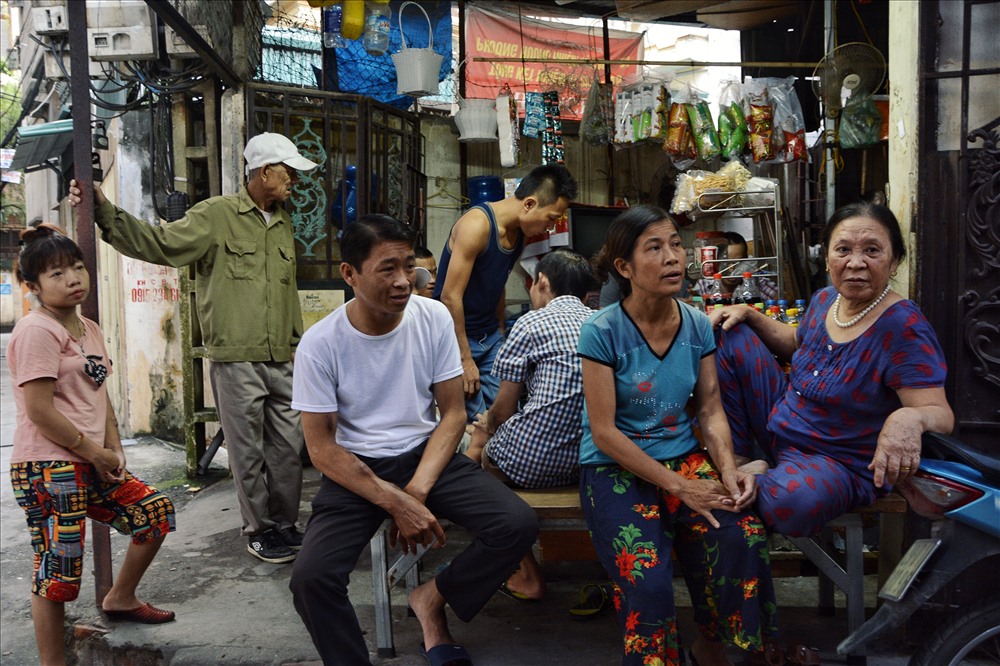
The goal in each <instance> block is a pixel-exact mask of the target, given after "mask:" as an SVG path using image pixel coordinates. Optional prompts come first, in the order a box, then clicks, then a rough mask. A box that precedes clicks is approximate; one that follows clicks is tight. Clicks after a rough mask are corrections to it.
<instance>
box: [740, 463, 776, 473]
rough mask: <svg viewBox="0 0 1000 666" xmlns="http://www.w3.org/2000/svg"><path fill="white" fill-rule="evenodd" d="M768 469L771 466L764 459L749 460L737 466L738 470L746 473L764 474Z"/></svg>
mask: <svg viewBox="0 0 1000 666" xmlns="http://www.w3.org/2000/svg"><path fill="white" fill-rule="evenodd" d="M769 469H771V466H770V465H768V464H767V461H766V460H751V461H750V462H748V463H744V464H742V465H740V466H739V470H740V471H741V472H746V473H747V474H764V473H766V472H767V470H769Z"/></svg>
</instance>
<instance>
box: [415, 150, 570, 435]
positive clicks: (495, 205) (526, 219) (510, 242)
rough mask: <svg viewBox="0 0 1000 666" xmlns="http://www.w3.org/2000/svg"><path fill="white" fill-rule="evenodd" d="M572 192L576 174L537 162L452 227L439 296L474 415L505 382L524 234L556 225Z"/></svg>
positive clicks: (444, 253) (439, 280)
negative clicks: (512, 294) (502, 362)
mask: <svg viewBox="0 0 1000 666" xmlns="http://www.w3.org/2000/svg"><path fill="white" fill-rule="evenodd" d="M575 197H576V181H575V180H574V179H573V176H572V174H570V172H569V170H568V169H566V167H564V166H560V165H558V164H549V165H546V166H540V167H535V168H534V169H532V170H531V173H529V174H528V175H527V176H525V177H524V178H523V179H521V182H520V184H519V185H518V186H517V189H516V190H515V191H514V194H513V195H512V196H509V197H507V198H506V199H503V200H501V201H494V202H492V203H487V204H482V205H479V206H473V207H472V208H470V209H469V210H468V211H467V212H466V213H465V214H464V215H462V217H460V218H458V222H456V223H455V225H454V226H453V227H452V228H451V232H450V233H449V235H448V242H447V243H445V246H444V249H443V250H442V251H441V262H440V264H439V265H438V276H437V284H436V285H435V287H434V297H435V298H438V299H440V300H441V302H442V303H444V304H445V306H447V308H448V311H449V312H450V313H451V317H452V319H453V320H454V322H455V335H456V336H457V337H458V347H459V350H460V351H461V355H462V371H463V372H462V388H463V389H464V391H465V400H466V401H465V409H466V414H467V415H468V419H469V421H470V422H471V421H473V420H475V418H476V415H477V414H481V413H482V412H485V411H486V410H487V409H488V408H489V406H490V405H491V404H492V403H493V399H494V398H495V397H496V393H497V389H498V387H499V385H500V381H499V380H498V379H497V378H496V377H494V376H493V375H492V372H491V371H492V369H493V359H494V358H495V357H496V354H497V351H498V350H499V349H500V345H501V343H502V342H503V334H504V331H503V328H502V327H503V320H504V309H505V307H506V299H505V298H504V289H505V287H506V286H507V277H508V276H509V275H510V272H511V270H513V268H514V264H515V263H517V260H518V258H520V256H521V249H522V247H523V245H524V239H525V238H530V237H531V236H534V235H537V234H540V233H542V232H543V231H545V230H547V229H550V228H552V227H553V226H555V223H556V222H557V221H559V219H560V218H562V216H563V215H565V213H566V209H567V208H568V207H569V202H570V201H571V200H572V199H573V198H575Z"/></svg>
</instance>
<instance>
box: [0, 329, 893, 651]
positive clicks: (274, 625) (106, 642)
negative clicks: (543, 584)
mask: <svg viewBox="0 0 1000 666" xmlns="http://www.w3.org/2000/svg"><path fill="white" fill-rule="evenodd" d="M7 337H8V336H7V335H6V334H3V335H2V336H0V346H2V348H3V349H5V348H6V340H7ZM0 405H2V409H0V468H2V469H3V470H6V469H7V467H8V461H9V457H10V447H11V443H12V440H13V431H14V406H13V400H12V399H11V396H10V380H9V377H8V375H7V367H6V360H5V358H4V360H3V363H2V368H0ZM126 454H127V456H128V460H129V468H130V470H132V471H133V472H134V473H137V474H138V475H140V476H142V477H143V478H145V479H147V480H148V481H150V482H151V483H154V484H155V485H157V486H158V487H160V488H161V489H163V490H165V491H166V492H167V493H169V495H170V496H171V498H172V499H173V500H174V502H175V504H176V506H177V508H178V514H177V516H178V519H177V522H178V531H177V532H176V533H175V534H172V535H171V536H170V537H168V539H167V541H166V542H165V544H164V546H163V549H162V550H161V552H160V555H159V556H158V557H157V559H156V561H155V562H154V564H153V566H152V567H151V569H150V571H149V573H148V574H147V576H146V579H145V581H144V584H143V586H142V587H141V588H140V594H141V595H142V597H143V598H145V599H148V600H150V601H152V602H153V603H155V604H156V605H158V606H160V607H163V608H169V609H171V610H174V611H176V612H177V616H178V619H177V621H175V622H172V623H169V624H165V625H159V626H142V625H134V624H126V623H123V624H117V623H111V622H109V621H107V620H106V619H104V618H103V617H102V616H101V614H100V613H98V612H97V610H96V608H95V605H94V588H93V575H92V567H91V560H90V558H89V553H88V559H87V560H86V572H85V577H84V581H85V583H84V589H83V591H82V593H81V595H80V599H78V600H77V601H76V602H74V603H72V604H69V605H68V606H67V615H68V617H69V618H70V620H71V622H72V623H73V624H74V625H77V626H76V630H75V632H74V631H72V630H71V631H69V634H70V635H72V636H73V638H72V639H71V640H72V641H73V649H74V651H75V652H76V653H77V654H78V655H79V658H78V663H80V664H88V665H89V664H102V665H103V664H108V665H112V664H115V665H118V664H130V665H131V666H154V665H155V666H161V665H163V666H208V665H220V666H224V665H230V664H234V665H235V664H254V665H259V666H282V665H292V664H308V663H317V664H318V661H316V660H317V655H316V652H315V649H314V648H313V646H312V643H311V642H310V640H309V636H308V635H307V634H306V632H305V629H304V628H303V626H302V624H301V622H300V621H299V618H298V616H297V615H296V614H295V611H294V609H293V608H292V604H291V596H290V593H289V592H288V576H289V573H290V569H291V567H290V565H270V564H264V563H262V562H260V561H258V560H256V559H254V558H253V557H251V556H250V555H248V554H247V553H246V551H245V548H246V541H245V539H243V538H240V537H239V525H240V518H239V511H238V508H237V504H236V498H235V494H234V492H233V490H232V482H231V481H230V480H229V479H227V478H225V470H226V461H225V450H224V449H223V450H222V451H220V453H219V455H218V456H217V457H216V460H215V461H214V463H213V469H212V470H210V474H209V476H208V478H207V479H204V480H197V481H191V480H188V479H186V478H185V477H184V469H183V464H184V454H183V451H182V450H181V449H180V448H178V447H176V446H174V445H172V444H169V443H166V442H162V441H160V440H157V439H155V438H139V439H137V440H131V441H129V442H128V447H127V449H126ZM4 476H5V477H6V472H4ZM317 477H318V475H317V473H316V471H315V470H313V469H308V470H307V476H306V484H305V491H304V494H303V497H304V499H305V500H306V501H304V502H303V506H302V518H303V522H304V520H305V519H306V518H307V516H308V510H309V506H308V499H309V498H311V497H312V494H313V493H314V492H315V489H316V487H317ZM0 522H2V531H0V623H2V629H0V664H2V665H3V666H8V665H9V666H20V665H22V664H33V663H37V657H36V652H35V642H34V636H33V633H32V627H31V616H30V610H29V592H28V585H29V583H28V578H29V576H30V571H31V555H30V546H29V544H28V538H27V531H26V530H25V529H24V522H23V513H22V512H21V510H20V509H19V508H18V507H17V505H16V503H15V502H14V499H13V497H12V493H11V489H10V482H9V481H8V480H7V479H6V478H4V479H3V480H2V481H0ZM465 538H466V537H464V536H463V535H462V533H461V530H453V531H452V532H451V533H450V535H449V539H450V540H451V546H450V547H449V548H450V549H449V548H446V549H444V550H443V551H439V552H436V553H435V554H434V556H433V559H429V561H428V562H427V565H426V567H425V571H428V572H433V571H434V570H435V569H436V568H437V567H439V566H440V565H441V564H442V563H443V562H445V561H447V558H448V557H449V553H450V552H454V549H457V548H461V547H462V544H463V542H464V540H465ZM126 545H127V540H126V539H125V538H124V537H121V536H119V535H117V534H112V550H113V552H114V556H115V562H116V564H117V563H120V561H121V553H122V552H123V551H124V548H125V547H126ZM368 564H369V555H368V553H367V552H366V553H365V554H364V555H363V556H362V558H361V561H359V563H358V570H357V573H356V575H355V576H354V578H353V580H352V585H351V597H352V599H353V600H354V603H355V606H356V607H357V610H358V615H359V618H360V620H361V624H362V626H364V627H368V628H369V629H370V634H369V644H370V645H371V644H372V643H373V640H374V639H373V635H374V619H373V615H372V607H371V580H370V576H369V575H368V571H369V568H368ZM546 575H547V578H548V580H549V581H550V587H549V595H548V597H547V598H546V599H545V600H544V601H542V602H539V603H525V602H515V601H511V600H509V599H506V598H504V597H501V596H499V595H498V596H497V597H495V598H494V599H493V600H491V601H490V603H489V604H488V605H487V606H486V608H485V609H484V610H483V612H482V613H480V615H479V616H478V617H477V618H476V619H475V620H474V621H473V622H471V623H469V624H463V623H461V622H460V621H458V620H456V619H454V618H453V617H452V628H453V633H454V634H455V637H456V638H457V639H458V640H459V641H461V642H462V643H464V644H465V645H466V646H467V647H468V649H469V651H470V652H471V653H472V655H473V656H474V657H475V659H476V663H477V664H480V665H484V664H485V665H487V666H556V665H562V664H565V665H573V666H603V665H609V666H610V665H612V664H616V663H619V644H620V638H619V634H618V630H617V628H616V626H615V622H614V618H613V616H612V615H611V614H610V613H605V614H603V615H601V616H599V617H597V618H595V619H592V620H590V621H585V622H581V621H577V620H573V619H571V617H570V616H569V614H568V613H567V610H568V609H569V608H570V607H571V606H572V605H573V604H574V603H575V601H576V597H577V593H578V590H579V589H580V586H581V585H582V584H584V583H586V582H588V581H594V580H599V579H600V575H601V572H600V570H599V568H598V567H597V565H596V564H593V563H583V564H579V563H577V564H561V565H547V566H546ZM678 589H679V591H678V594H679V601H680V603H681V604H683V603H684V599H683V585H679V586H678ZM815 589H816V581H815V579H809V578H803V579H781V580H779V587H778V594H779V602H780V603H781V604H782V611H781V621H782V627H783V629H782V630H783V633H784V635H785V636H786V637H788V638H794V640H795V641H796V642H803V643H807V644H810V645H815V646H817V647H818V648H820V650H821V653H822V655H823V663H824V664H843V663H845V659H844V658H842V657H838V656H836V654H835V648H836V644H837V642H838V641H839V640H840V639H841V638H842V637H843V635H844V632H845V629H846V622H845V620H844V618H843V617H842V615H838V617H835V618H824V617H819V616H818V615H817V614H816V612H815V610H813V609H812V608H810V606H811V605H813V604H814V603H815ZM870 596H871V600H872V602H873V601H874V594H873V591H872V594H871V595H870ZM393 603H394V607H393V615H394V626H395V641H396V648H397V656H396V657H395V658H392V659H379V658H377V657H374V656H373V663H375V664H377V665H378V666H389V665H393V666H396V665H398V666H412V665H415V664H423V663H425V662H424V661H423V659H421V658H420V656H419V655H418V654H417V646H418V644H419V642H420V632H419V627H418V625H417V623H416V621H415V620H413V619H412V618H407V617H406V613H405V603H404V597H403V592H401V591H396V592H395V594H394V597H393ZM680 616H681V619H682V631H683V633H684V635H685V636H686V637H688V639H689V640H690V637H692V636H693V635H694V634H693V631H694V629H693V625H692V624H691V622H690V609H688V608H682V609H681V612H680ZM84 627H92V628H93V629H94V630H96V631H93V630H87V629H85V628H84ZM877 652H878V655H877V656H875V657H873V658H870V659H869V661H868V663H869V664H871V665H872V666H901V665H902V664H904V663H905V661H906V656H905V654H903V653H902V652H900V651H899V650H898V649H896V647H895V646H892V645H885V646H878V648H877ZM733 657H734V661H737V662H739V661H742V659H741V656H740V655H738V654H735V653H734V655H733Z"/></svg>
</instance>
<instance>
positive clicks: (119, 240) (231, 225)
mask: <svg viewBox="0 0 1000 666" xmlns="http://www.w3.org/2000/svg"><path fill="white" fill-rule="evenodd" d="M243 155H244V157H245V158H246V161H247V173H248V175H249V178H248V182H247V185H246V187H243V188H241V189H240V191H239V192H238V193H236V194H231V195H227V196H219V197H212V198H210V199H206V200H205V201H201V202H199V203H197V204H195V205H194V206H193V207H192V208H191V209H190V210H188V212H187V214H186V215H185V216H184V217H183V218H181V219H180V220H177V221H176V222H171V223H169V224H161V225H153V224H148V223H146V222H145V221H143V220H139V219H137V218H135V217H133V216H132V215H130V214H128V213H127V212H125V211H124V210H122V209H121V208H118V207H117V206H115V205H114V204H112V203H111V202H110V201H108V199H107V197H105V196H104V193H103V192H102V191H101V189H100V188H99V187H98V186H97V185H95V186H94V206H95V220H96V222H97V226H98V227H100V229H101V232H102V238H103V239H104V240H105V241H106V242H108V243H110V244H111V245H112V246H114V248H115V249H117V250H118V251H119V252H121V253H122V254H125V255H128V256H130V257H134V258H136V259H142V260H143V261H148V262H152V263H154V264H162V265H167V266H176V267H180V266H188V265H192V264H193V265H195V267H196V268H197V270H196V272H195V273H196V277H195V285H196V289H197V293H198V302H197V312H198V319H199V321H200V323H201V330H202V335H203V338H204V345H205V348H206V349H207V351H208V357H209V359H211V361H212V364H211V380H212V389H213V392H214V394H215V404H216V407H217V408H218V411H219V419H220V421H221V423H222V428H223V431H224V432H225V436H226V448H227V451H228V453H229V464H230V467H231V468H232V472H233V480H234V481H235V483H236V494H237V496H238V497H239V504H240V513H241V514H242V516H243V534H244V535H246V536H247V537H248V540H249V543H248V545H247V551H248V552H249V553H250V554H251V555H254V556H256V557H258V558H259V559H261V560H263V561H265V562H273V563H281V562H290V561H291V560H294V559H295V554H296V551H297V550H298V549H299V548H300V547H301V545H302V534H301V533H300V532H299V531H298V528H297V527H296V524H295V523H296V520H297V519H298V513H299V499H300V497H301V494H302V458H301V455H302V448H303V438H302V429H301V425H300V420H299V413H298V412H297V411H296V410H294V409H292V406H291V399H292V357H293V355H294V353H295V347H296V345H298V342H299V338H300V337H301V335H302V313H301V311H300V309H299V299H298V292H297V287H296V282H295V239H294V237H293V235H292V221H291V218H290V217H289V216H288V213H287V212H286V211H285V210H284V208H282V206H281V204H282V203H284V202H285V201H286V200H287V199H288V197H289V196H291V194H292V187H293V186H294V185H295V182H296V181H297V180H298V172H299V171H308V170H311V169H314V168H316V166H317V165H316V164H315V163H313V162H312V161H310V160H308V159H306V158H305V157H303V156H302V155H300V154H299V151H298V149H297V148H296V147H295V144H293V143H292V142H291V141H289V140H288V139H287V138H286V137H284V136H282V135H280V134H272V133H265V134H259V135H257V136H255V137H253V138H252V139H250V141H248V142H247V145H246V149H245V150H244V151H243ZM79 195H80V190H79V188H77V186H76V182H75V181H73V182H71V183H70V194H69V198H70V203H71V204H72V205H74V206H76V205H77V204H78V203H79V202H80V196H79Z"/></svg>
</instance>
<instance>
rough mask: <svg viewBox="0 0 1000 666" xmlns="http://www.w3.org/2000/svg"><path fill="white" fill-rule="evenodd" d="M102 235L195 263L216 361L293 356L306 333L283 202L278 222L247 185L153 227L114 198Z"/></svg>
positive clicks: (147, 256) (125, 249)
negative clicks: (267, 217) (267, 218)
mask: <svg viewBox="0 0 1000 666" xmlns="http://www.w3.org/2000/svg"><path fill="white" fill-rule="evenodd" d="M95 218H96V222H97V226H98V227H100V229H101V232H102V234H101V237H102V238H103V239H104V240H105V241H106V242H108V243H110V244H111V245H112V246H113V247H114V248H115V249H116V250H118V251H119V252H121V253H122V254H125V255H128V256H130V257H134V258H136V259H142V260H143V261H148V262H150V263H154V264H161V265H166V266H175V267H180V266H188V265H191V264H194V267H195V288H196V289H197V293H198V303H197V312H198V319H199V321H200V323H201V331H202V336H203V339H204V344H205V348H206V349H207V351H208V357H209V358H210V359H211V360H213V361H217V362H232V361H279V362H286V361H290V360H291V357H292V351H293V350H294V348H295V347H296V345H298V343H299V338H301V337H302V312H301V310H300V308H299V298H298V288H297V286H296V282H295V239H294V237H293V236H292V221H291V218H289V216H288V213H287V212H286V211H285V210H284V209H282V208H281V207H280V206H279V207H276V209H275V211H274V214H273V216H272V217H271V224H270V225H269V226H268V225H266V224H265V222H264V216H263V215H262V214H261V212H260V210H258V209H257V206H256V204H254V202H253V200H252V199H251V198H250V195H249V193H248V192H247V190H246V188H245V187H244V188H242V189H241V190H240V192H239V194H232V195H228V196H221V197H212V198H211V199H206V200H205V201H202V202H200V203H197V204H195V205H194V206H192V207H191V209H190V210H189V211H188V212H187V215H185V216H184V217H183V218H181V219H180V220H177V221H176V222H169V223H167V224H161V225H156V226H154V225H151V224H149V223H147V222H145V221H143V220H140V219H137V218H135V217H133V216H132V215H130V214H128V213H127V212H125V211H124V210H122V209H121V208H118V207H117V206H115V205H114V204H112V203H111V202H107V203H105V204H104V205H103V206H101V207H99V208H97V210H96V211H95Z"/></svg>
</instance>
